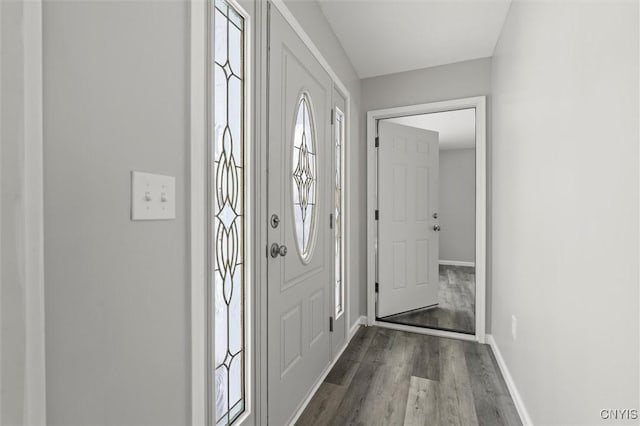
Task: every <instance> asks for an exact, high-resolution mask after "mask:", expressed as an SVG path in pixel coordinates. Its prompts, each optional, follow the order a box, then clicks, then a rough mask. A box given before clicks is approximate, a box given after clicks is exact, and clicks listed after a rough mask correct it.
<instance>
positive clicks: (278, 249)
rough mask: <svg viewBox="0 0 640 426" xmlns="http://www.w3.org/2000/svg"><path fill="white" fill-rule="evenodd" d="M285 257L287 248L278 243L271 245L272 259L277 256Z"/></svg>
mask: <svg viewBox="0 0 640 426" xmlns="http://www.w3.org/2000/svg"><path fill="white" fill-rule="evenodd" d="M286 255H287V246H285V245H284V244H283V245H278V243H273V244H271V257H273V258H274V259H275V258H276V257H278V256H283V257H284V256H286Z"/></svg>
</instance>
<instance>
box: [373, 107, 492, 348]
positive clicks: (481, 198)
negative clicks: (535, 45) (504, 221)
mask: <svg viewBox="0 0 640 426" xmlns="http://www.w3.org/2000/svg"><path fill="white" fill-rule="evenodd" d="M467 108H475V110H476V227H475V228H476V235H475V240H476V255H475V265H476V311H475V316H476V330H475V335H471V334H467V333H461V332H453V331H445V330H437V329H431V328H423V327H417V326H409V325H401V324H393V323H389V322H383V321H377V320H376V313H375V312H376V310H375V304H376V293H375V282H376V277H377V259H376V253H377V248H376V246H377V238H378V227H377V222H376V219H375V210H376V209H377V206H378V188H377V186H378V185H377V181H378V156H377V151H376V147H375V138H376V136H377V134H376V122H377V120H382V119H386V118H396V117H403V116H407V115H417V114H428V113H434V112H446V111H453V110H459V109H467ZM486 120H487V116H486V96H475V97H470V98H461V99H452V100H446V101H440V102H429V103H425V104H417V105H408V106H401V107H394V108H385V109H378V110H372V111H368V112H367V323H368V324H369V325H376V326H379V327H386V328H393V329H397V330H404V331H412V332H415V333H422V334H429V335H433V336H439V337H450V338H456V339H462V340H472V341H477V342H479V343H485V334H486V330H485V328H486V270H487V261H486V240H487V210H486V206H487V202H486V197H487V170H486V164H487V160H486V138H487V135H486V128H487V122H486Z"/></svg>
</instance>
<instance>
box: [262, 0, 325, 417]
mask: <svg viewBox="0 0 640 426" xmlns="http://www.w3.org/2000/svg"><path fill="white" fill-rule="evenodd" d="M269 25H270V30H269V31H270V43H269V48H270V53H269V142H268V143H269V149H268V152H269V153H268V157H269V158H268V168H269V169H268V197H269V198H268V206H269V215H270V223H269V228H268V229H269V230H268V234H267V236H268V241H269V244H270V246H269V247H268V256H269V262H268V283H267V286H268V290H267V298H268V300H267V310H268V313H267V320H268V324H267V328H268V340H267V347H268V354H267V357H268V360H267V365H268V372H267V375H268V376H267V381H268V384H267V388H268V421H269V424H272V425H284V424H289V422H290V421H291V420H292V416H293V415H294V413H295V412H296V410H297V409H298V408H299V407H300V406H301V404H302V402H303V401H304V400H305V398H306V397H307V396H308V395H309V393H310V392H311V390H312V388H313V385H314V383H315V382H316V380H318V378H319V377H320V375H321V374H322V372H323V370H324V369H325V368H326V367H327V366H328V365H329V363H330V361H331V338H330V332H329V317H330V316H331V300H332V297H331V293H332V290H333V280H332V277H333V274H332V269H331V266H332V262H331V255H330V249H331V246H332V244H331V237H332V234H331V233H332V230H331V229H330V223H329V214H330V212H331V200H332V198H331V195H332V191H331V183H332V178H333V176H332V173H331V170H332V162H331V153H332V138H331V133H330V132H331V123H330V111H331V95H332V81H331V78H330V76H329V75H328V74H327V72H326V71H325V70H324V69H323V67H322V66H321V65H320V63H319V62H318V61H317V60H316V59H315V57H314V56H313V54H312V53H311V52H310V51H309V50H308V48H307V47H306V46H305V45H304V43H303V42H302V40H301V39H300V38H299V37H298V36H297V34H296V33H295V31H294V30H293V29H292V28H291V27H290V26H289V24H288V23H287V22H286V21H285V19H284V18H283V17H282V15H281V14H280V12H279V11H278V10H277V9H276V8H274V7H271V8H270V23H269ZM276 217H277V218H278V219H277V220H276Z"/></svg>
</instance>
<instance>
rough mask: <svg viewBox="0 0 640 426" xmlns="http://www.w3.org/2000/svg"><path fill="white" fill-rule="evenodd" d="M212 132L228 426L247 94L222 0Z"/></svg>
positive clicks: (241, 273) (237, 335) (241, 398)
mask: <svg viewBox="0 0 640 426" xmlns="http://www.w3.org/2000/svg"><path fill="white" fill-rule="evenodd" d="M211 13H212V20H211V22H212V24H213V52H212V53H213V64H212V71H213V76H212V77H213V87H212V89H213V102H212V114H213V117H212V119H213V129H212V131H211V149H210V152H211V156H212V163H213V164H212V170H211V178H212V186H211V192H210V194H211V195H210V196H211V199H212V203H211V208H212V233H211V247H212V249H213V259H212V261H211V264H212V280H211V284H212V290H213V291H212V296H213V311H214V318H213V319H214V324H215V327H214V330H213V334H214V348H215V351H214V354H213V358H214V359H213V366H214V369H213V373H212V374H213V380H212V387H213V389H212V390H213V395H214V397H215V401H212V405H213V409H212V410H211V411H212V413H211V417H212V421H213V422H214V423H215V424H216V425H228V424H231V423H233V421H234V420H236V419H237V418H238V416H240V415H241V414H242V413H243V412H244V410H245V378H244V376H245V359H246V355H245V327H244V313H245V306H244V301H245V290H246V287H245V285H246V283H245V244H244V239H245V217H244V213H245V212H244V205H245V192H244V191H245V185H244V183H245V179H244V178H245V174H244V158H245V152H244V150H245V127H244V126H245V116H244V110H245V90H244V73H245V68H244V67H245V58H244V54H245V52H244V34H245V32H244V25H245V20H244V18H243V17H242V15H241V14H240V13H238V11H237V10H236V9H235V8H234V7H233V6H232V5H231V4H229V3H227V2H226V1H224V0H215V3H214V4H213V5H212V11H211Z"/></svg>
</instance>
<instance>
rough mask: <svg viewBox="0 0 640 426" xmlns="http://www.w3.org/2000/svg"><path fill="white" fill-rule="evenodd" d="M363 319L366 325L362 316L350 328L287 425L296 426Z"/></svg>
mask: <svg viewBox="0 0 640 426" xmlns="http://www.w3.org/2000/svg"><path fill="white" fill-rule="evenodd" d="M363 319H364V321H365V322H364V323H366V317H364V316H362V317H360V318H358V321H356V323H355V324H353V327H351V330H349V335H348V336H347V341H346V342H345V344H344V346H342V349H340V351H339V352H338V354H337V355H336V357H335V358H334V359H333V361H332V362H331V364H329V365H328V366H327V368H325V369H324V371H323V372H322V374H321V375H320V377H319V378H318V380H317V381H316V383H315V384H314V385H313V387H312V388H311V392H309V394H308V395H307V397H306V398H305V400H304V401H303V402H302V404H301V405H300V408H298V410H297V411H296V412H295V414H294V415H293V417H292V418H291V421H290V422H289V423H288V424H289V425H295V424H296V422H297V421H298V419H299V418H300V416H301V415H302V413H303V412H304V409H305V408H307V405H309V402H311V399H312V398H313V396H314V395H315V394H316V392H317V391H318V388H319V387H320V385H322V382H324V379H326V378H327V375H329V372H330V371H331V369H332V368H333V366H334V365H335V364H336V362H338V360H339V359H340V357H341V356H342V353H343V352H344V350H345V349H347V346H349V342H351V339H353V336H355V334H356V332H357V331H358V329H359V328H360V327H361V326H362V324H363V322H362V321H363Z"/></svg>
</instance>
